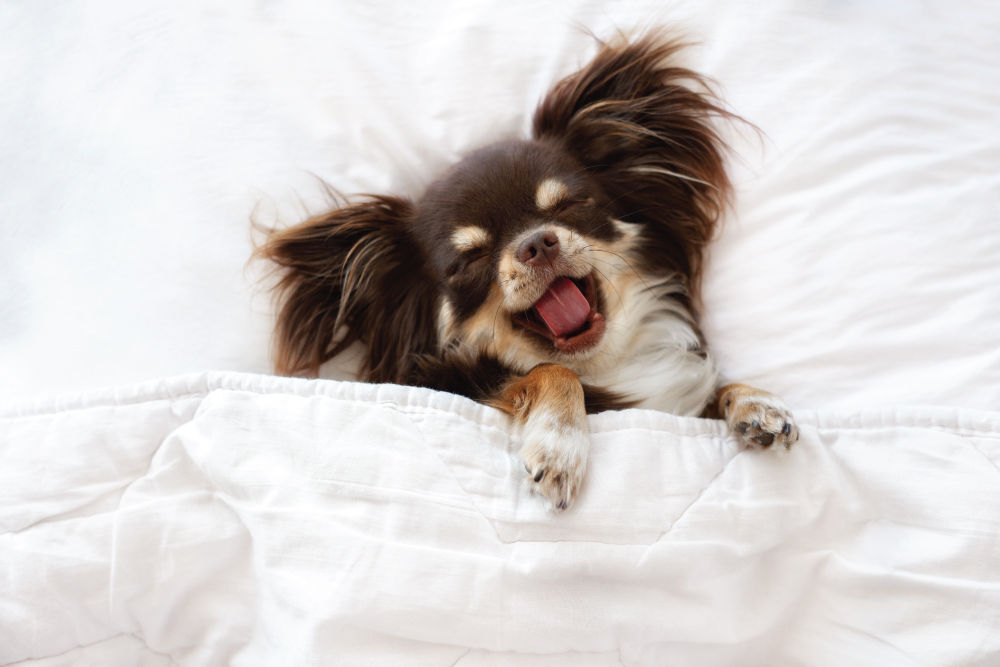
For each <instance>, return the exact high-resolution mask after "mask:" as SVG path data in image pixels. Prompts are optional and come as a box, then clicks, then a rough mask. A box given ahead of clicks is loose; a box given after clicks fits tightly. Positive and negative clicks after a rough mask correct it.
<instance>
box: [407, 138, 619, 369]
mask: <svg viewBox="0 0 1000 667" xmlns="http://www.w3.org/2000/svg"><path fill="white" fill-rule="evenodd" d="M637 231H638V228H637V226H636V225H630V224H628V223H624V222H621V221H619V220H617V219H616V218H615V217H614V216H613V214H612V206H611V203H610V202H609V200H608V197H607V195H606V194H605V193H604V191H603V190H602V188H601V187H600V183H599V182H598V181H597V180H596V179H594V178H592V177H591V176H589V175H588V173H587V171H586V170H585V169H584V168H583V166H582V165H581V164H579V163H578V162H576V160H575V159H573V157H572V156H570V155H568V154H566V153H565V152H564V151H563V150H562V149H561V148H560V147H559V146H558V145H556V144H552V143H546V142H538V141H533V142H529V141H518V142H502V143H499V144H494V145H492V146H488V147H486V148H483V149H480V150H478V151H476V152H474V153H472V154H470V155H469V156H468V157H466V158H465V159H463V160H462V161H460V162H459V163H458V164H457V165H455V166H454V167H453V168H452V169H451V170H450V171H449V172H448V173H447V174H445V175H444V176H443V177H442V178H441V179H439V180H438V181H436V182H435V183H434V184H433V185H431V187H430V188H429V189H428V191H427V193H426V194H425V195H424V197H423V198H422V199H421V200H420V201H419V202H418V203H417V206H416V212H415V215H414V221H413V233H414V238H415V239H418V240H419V243H420V245H421V250H422V255H423V257H425V258H426V261H427V263H428V265H429V266H428V270H429V271H428V272H429V273H430V275H431V277H432V280H433V281H434V282H435V283H436V284H437V285H439V286H440V293H439V300H438V304H437V325H438V332H439V336H440V340H441V342H443V343H452V342H458V343H460V344H462V345H464V346H467V347H469V348H471V349H473V350H475V351H477V352H488V353H492V354H495V355H497V356H499V357H500V358H501V359H504V360H505V361H507V362H508V363H516V364H517V365H519V366H520V365H528V366H529V367H530V366H531V365H534V364H536V363H538V362H540V361H552V362H557V363H567V362H570V361H580V360H583V359H586V358H588V357H591V356H593V355H594V354H596V353H597V352H598V351H599V350H600V349H601V348H602V344H604V343H605V338H606V336H605V334H606V332H607V329H608V326H609V325H613V324H614V323H612V322H609V321H608V316H609V308H608V306H609V304H611V303H612V302H613V300H614V299H615V298H616V293H617V291H618V290H620V289H621V286H620V285H618V284H617V283H620V282H621V281H622V280H624V279H626V276H625V275H624V274H629V275H633V276H634V271H632V270H631V269H630V268H629V264H628V257H629V255H630V253H631V252H632V246H633V242H634V240H635V236H636V234H637Z"/></svg>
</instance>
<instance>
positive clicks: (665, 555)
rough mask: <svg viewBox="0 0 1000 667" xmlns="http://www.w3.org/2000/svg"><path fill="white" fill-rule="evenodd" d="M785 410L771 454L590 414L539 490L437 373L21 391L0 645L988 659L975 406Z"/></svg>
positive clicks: (161, 656)
mask: <svg viewBox="0 0 1000 667" xmlns="http://www.w3.org/2000/svg"><path fill="white" fill-rule="evenodd" d="M799 418H800V420H801V422H800V423H801V427H802V429H801V430H802V439H801V442H800V443H799V445H798V446H797V449H796V450H795V451H793V452H792V453H789V454H787V455H781V454H780V453H776V452H766V453H754V452H748V451H745V450H742V449H740V448H739V447H738V446H737V445H736V443H735V442H734V441H733V440H732V439H730V438H729V437H727V436H726V434H725V432H724V430H723V428H722V426H721V424H720V423H718V422H713V421H707V420H698V419H691V418H677V417H674V416H671V415H667V414H661V413H656V412H649V411H639V410H632V411H625V412H620V413H605V414H602V415H598V416H595V417H592V418H591V429H592V432H593V443H594V444H593V451H592V456H591V466H592V468H591V470H592V472H591V475H590V477H589V480H588V485H587V487H586V489H585V491H584V493H583V495H582V496H581V497H580V500H579V501H578V504H577V505H576V506H575V507H574V508H573V509H572V510H571V511H569V512H567V513H565V514H563V515H559V516H554V515H552V514H549V513H548V512H547V511H546V510H544V509H543V504H542V503H541V502H540V501H538V500H537V499H534V498H532V497H531V496H530V495H529V494H528V491H527V490H526V488H525V487H524V486H522V485H521V484H520V480H522V479H523V477H524V475H523V469H522V468H521V464H520V463H519V462H518V461H517V460H516V458H515V457H514V455H513V452H515V451H516V450H517V449H518V446H519V445H518V443H517V442H516V441H512V440H511V438H510V436H509V435H508V429H507V428H506V424H505V422H504V421H503V419H502V418H501V416H500V415H499V414H498V413H497V412H496V411H493V410H491V409H488V408H485V407H483V406H480V405H477V404H475V403H473V402H471V401H468V400H465V399H461V398H457V397H453V396H450V395H447V394H440V393H433V392H429V391H425V390H416V389H410V388H403V387H395V386H373V385H363V384H354V383H343V382H308V381H303V380H292V379H278V378H273V377H265V376H253V375H239V374H214V375H211V374H210V375H193V376H185V377H181V378H177V379H174V380H170V381H161V382H158V383H150V384H146V385H142V386H138V387H133V388H130V389H123V390H118V391H116V392H105V393H102V394H91V395H88V396H85V397H81V398H78V399H74V400H65V401H63V402H61V403H57V402H48V403H42V404H36V405H26V406H24V407H23V408H21V409H20V413H19V416H11V417H9V418H7V419H6V420H4V421H0V443H2V445H0V456H2V460H3V461H4V466H3V467H2V468H0V530H2V531H3V533H2V535H0V563H2V567H0V590H2V591H3V592H4V597H3V600H2V603H0V617H2V619H3V623H2V624H0V664H30V665H52V664H95V665H96V664H100V665H161V664H163V665H166V664H184V665H222V664H233V665H305V664H337V665H354V664H373V665H402V664H420V665H435V666H437V665H441V666H444V665H461V666H462V667H468V666H469V665H484V664H490V665H497V664H499V665H506V664H518V665H521V664H538V665H549V664H574V665H576V664H584V665H621V664H624V665H665V664H681V665H734V664H739V665H830V666H841V665H862V664H871V665H925V664H935V665H936V664H950V665H951V664H953V665H984V666H985V665H995V664H997V661H998V660H1000V633H998V632H997V628H998V627H1000V569H998V568H997V558H998V555H1000V484H998V481H1000V468H998V465H1000V415H997V414H996V413H992V414H990V413H982V412H976V411H972V410H957V409H946V408H942V409H938V410H933V411H927V410H920V411H907V410H897V411H866V412H862V413H855V414H852V415H849V416H846V415H836V414H824V415H816V414H813V413H802V414H800V415H799ZM50 656H55V657H53V658H52V659H51V660H46V659H45V658H48V657H50ZM31 659H34V660H31ZM22 661H23V662H22Z"/></svg>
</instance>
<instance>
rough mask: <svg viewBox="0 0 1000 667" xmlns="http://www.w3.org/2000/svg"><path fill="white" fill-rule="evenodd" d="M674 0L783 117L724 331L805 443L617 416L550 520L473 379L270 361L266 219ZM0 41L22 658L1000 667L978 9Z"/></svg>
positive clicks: (991, 301) (190, 22)
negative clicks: (755, 443) (462, 387)
mask: <svg viewBox="0 0 1000 667" xmlns="http://www.w3.org/2000/svg"><path fill="white" fill-rule="evenodd" d="M656 23H663V24H668V25H671V26H675V27H676V28H677V29H679V30H681V31H683V32H686V33H687V34H688V35H690V36H691V37H692V40H694V41H696V42H698V43H697V44H696V45H695V46H693V47H692V48H691V49H690V50H689V51H688V52H687V56H686V57H687V63H686V64H687V65H689V66H691V67H693V68H695V69H698V70H700V71H703V72H705V73H707V74H708V75H710V76H712V77H714V78H715V79H716V80H717V81H718V82H719V84H720V88H721V91H722V93H723V95H724V97H725V98H726V100H727V101H728V102H729V104H730V106H731V108H732V109H733V110H734V111H735V112H737V113H739V114H741V115H742V116H744V117H745V118H746V119H747V120H749V121H751V122H752V123H754V124H756V125H757V126H758V127H759V128H760V130H761V133H760V134H757V133H755V132H753V131H749V130H747V129H745V128H744V129H739V128H731V129H729V130H727V131H728V132H729V135H730V141H731V144H732V147H733V156H734V157H733V160H732V173H733V177H734V180H735V183H736V185H737V190H738V196H737V200H736V202H735V206H734V208H733V211H732V213H731V215H730V216H729V218H728V220H727V221H726V225H725V228H724V230H723V232H722V234H721V235H720V238H719V240H718V242H717V243H716V244H715V245H714V246H713V248H712V256H711V258H710V262H709V266H708V271H707V275H706V277H705V285H704V301H705V318H704V324H705V332H706V336H707V338H708V341H709V344H710V346H711V348H712V350H713V353H714V355H715V357H716V359H717V361H718V364H719V367H720V370H721V372H722V374H723V376H724V377H725V378H726V379H731V380H738V381H745V382H749V383H753V384H757V385H758V386H761V387H764V388H767V389H770V390H773V391H775V392H777V393H778V394H780V395H782V396H783V397H784V398H785V399H786V401H787V402H788V403H789V404H790V405H791V407H792V408H793V410H794V411H795V412H796V414H797V415H798V417H799V419H800V421H801V423H802V433H803V440H802V442H801V446H799V447H798V448H797V449H796V450H793V451H792V452H791V453H789V454H788V455H787V456H780V457H776V456H772V455H771V454H773V453H768V454H765V455H763V456H758V455H755V454H750V453H740V452H738V451H737V450H736V449H735V445H734V443H732V442H731V441H730V440H728V439H726V438H725V437H724V435H723V433H722V431H721V430H720V426H719V425H718V424H716V423H713V422H707V421H699V420H682V419H676V418H674V417H671V416H669V415H662V414H654V413H649V412H641V411H626V412H623V413H612V414H605V415H599V416H596V417H593V418H592V420H591V425H592V428H593V429H594V432H595V436H594V454H593V460H594V464H593V466H592V469H591V471H590V474H589V476H588V479H587V487H586V491H585V493H584V496H583V497H582V498H581V501H580V504H579V506H578V507H576V508H575V509H574V510H572V511H571V512H570V513H568V514H566V515H565V516H560V517H552V516H549V515H547V514H545V513H544V511H543V510H542V508H541V504H540V503H538V502H537V501H536V499H532V498H530V497H529V496H527V495H526V492H525V490H524V489H523V488H521V487H520V485H519V480H520V477H521V471H520V470H519V469H518V468H517V464H516V462H515V461H514V460H513V459H512V458H511V457H510V456H509V454H508V453H509V452H510V451H512V450H514V449H515V448H516V443H512V442H511V441H510V436H509V435H508V434H507V430H506V428H505V425H504V423H503V422H502V421H501V420H500V418H499V416H498V415H496V414H495V413H493V412H492V411H490V410H488V409H486V408H482V407H479V406H476V405H474V404H472V403H470V402H468V401H465V400H462V399H457V398H452V397H448V396H445V395H442V394H436V393H432V392H429V391H425V390H415V389H403V388H398V387H366V386H360V385H356V384H351V383H337V382H326V381H323V382H306V381H300V380H295V381H293V380H281V379H276V378H268V377H266V376H264V375H255V374H259V373H266V372H267V371H268V369H269V363H268V336H269V331H270V327H271V321H272V314H271V307H270V304H269V301H268V299H267V297H266V295H265V294H263V293H261V291H260V290H259V288H258V284H259V283H258V278H259V277H260V268H259V267H256V266H250V267H247V266H246V264H245V263H246V260H247V258H248V256H249V253H250V250H251V243H250V233H249V227H250V219H251V217H253V218H255V219H256V220H258V221H259V222H261V223H264V224H287V223H292V222H295V221H297V220H300V219H301V218H302V217H303V216H304V215H305V214H306V213H307V212H315V211H318V210H320V209H322V208H323V206H324V203H325V202H324V195H323V187H322V186H321V185H320V184H319V183H318V182H317V179H316V177H317V176H318V177H319V178H321V179H323V180H325V181H328V182H329V183H331V184H332V185H334V186H335V187H337V188H338V189H339V190H341V191H343V192H345V193H357V192H391V193H396V194H402V195H411V196H415V195H417V194H419V192H420V191H421V188H422V187H423V186H424V185H425V184H426V183H427V182H428V181H429V180H430V179H431V178H433V176H434V175H435V174H436V173H437V171H438V170H440V169H442V168H443V167H445V166H446V165H447V164H449V163H450V162H451V161H452V160H454V159H455V158H456V157H457V156H458V155H459V154H461V153H462V152H464V151H466V150H469V149H471V148H474V147H476V146H478V145H480V144H483V143H486V142H488V141H491V140H493V139H497V138H501V137H504V136H511V135H517V134H519V133H523V132H525V131H526V129H527V127H528V124H529V119H530V114H531V111H532V110H533V107H534V105H535V104H536V103H537V101H538V99H539V97H540V96H541V95H542V94H543V92H544V91H545V90H546V89H547V88H548V87H549V86H550V85H551V84H552V83H553V82H554V81H555V80H557V79H558V78H559V77H560V76H562V75H564V74H566V73H568V72H570V71H572V70H573V69H574V68H575V67H576V66H578V65H580V64H581V63H583V62H584V61H585V60H586V59H587V57H588V56H589V55H590V54H591V53H592V52H593V48H594V45H593V41H592V40H591V39H590V37H588V36H587V35H586V34H584V32H583V31H582V30H580V28H581V27H586V28H588V29H590V30H592V31H594V32H595V33H596V34H598V35H607V34H609V33H610V32H611V31H612V30H613V29H614V28H615V27H625V28H627V27H631V26H636V25H648V24H656ZM0 36H2V38H0V85H2V91H3V92H2V93H0V127H2V128H3V132H0V414H6V415H7V417H6V418H5V419H4V421H3V422H2V426H0V429H2V431H0V457H2V458H0V517H2V520H0V665H4V664H11V663H17V662H20V661H25V660H35V664H41V665H63V664H74V665H75V664H94V665H102V666H104V665H134V664H143V665H159V664H172V663H177V664H183V665H216V664H226V663H227V662H232V663H235V664H246V665H256V664H310V660H315V661H316V664H401V663H416V664H428V665H452V664H459V665H463V667H468V666H469V665H483V664H508V663H512V664H519V665H520V664H527V665H536V664H537V665H550V664H580V665H588V664H594V665H603V664H619V662H620V663H621V664H625V665H629V666H632V665H662V664H684V665H712V664H719V665H730V664H741V665H743V664H760V665H769V666H770V665H853V664H873V665H880V666H881V665H909V664H933V665H993V664H1000V599H998V595H1000V593H998V591H1000V582H998V574H997V573H998V571H1000V566H998V563H1000V530H998V528H1000V526H998V525H997V524H998V521H1000V519H998V517H1000V511H998V510H1000V507H998V505H1000V500H998V495H997V494H998V489H1000V484H998V481H1000V480H998V468H997V464H998V445H997V443H998V433H1000V413H998V412H997V410H1000V344H998V343H1000V131H998V127H1000V8H998V7H997V6H996V4H995V3H991V2H987V1H985V0H983V1H979V2H977V1H974V0H973V1H970V2H965V3H962V4H961V6H960V7H959V6H956V5H953V4H946V3H910V2H904V1H902V0H871V1H868V2H847V1H842V2H819V1H816V2H812V1H807V2H802V1H801V0H794V1H793V0H786V1H780V0H779V1H777V2H769V3H732V2H723V1H722V0H709V1H698V2H696V1H694V0H676V1H673V2H669V3H663V2H656V1H654V0H623V1H621V2H602V1H599V0H567V1H566V2H559V3H544V4H542V3H531V2H527V1H526V0H503V1H501V0H483V1H481V2H476V3H460V4H456V3H444V2H428V3H404V2H389V1H385V2H363V3H346V2H343V3H325V4H324V3H314V2H306V1H305V0H301V1H295V0H293V1H289V2H281V3H257V4H253V5H252V6H251V5H246V6H238V5H236V4H233V3H229V2H223V1H222V0H207V1H198V2H195V1H191V2H186V1H185V2H175V3H155V2H151V1H149V0H137V1H129V2H126V1H125V0H109V1H107V2H101V3H89V2H84V1H83V0H70V1H68V2H63V3H58V4H52V3H41V2H36V3H14V2H7V3H0ZM213 369H217V370H218V371H220V373H215V374H207V375H206V374H204V372H205V371H208V370H213ZM191 373H194V374H193V375H192V374H191ZM241 373H242V374H241ZM329 373H330V375H331V376H335V377H347V376H348V375H349V374H348V372H347V370H346V369H345V368H341V367H331V368H330V369H329ZM185 374H187V375H185ZM177 376H181V377H179V378H178V377H177ZM170 377H174V379H156V378H170ZM143 381H147V383H146V384H141V385H139V384H136V383H140V382H143ZM107 386H117V387H119V389H115V390H100V389H95V388H96V387H107ZM67 392H68V393H67ZM60 396H69V397H68V398H65V397H64V398H60ZM515 652H516V653H515ZM29 664H31V663H29Z"/></svg>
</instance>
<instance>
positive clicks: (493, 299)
mask: <svg viewBox="0 0 1000 667" xmlns="http://www.w3.org/2000/svg"><path fill="white" fill-rule="evenodd" d="M678 48H679V46H678V44H676V43H674V42H670V41H664V40H662V39H658V38H655V37H653V36H650V37H647V38H644V39H640V40H637V41H635V42H633V43H630V44H624V45H616V46H612V45H605V46H604V47H603V48H602V49H601V50H600V51H599V53H598V54H597V55H596V56H595V58H594V59H593V60H592V61H591V62H590V63H589V64H588V65H587V66H586V67H584V68H583V69H581V70H580V71H578V72H576V73H575V74H572V75H570V76H568V77H566V78H565V79H563V80H562V81H560V82H559V83H558V84H557V85H556V86H555V87H554V88H553V89H552V90H551V91H550V92H549V93H548V95H546V97H545V98H544V99H543V100H542V102H541V104H540V105H539V107H538V109H537V111H536V112H535V117H534V123H533V132H532V138H531V139H526V140H511V141H506V142H500V143H497V144H493V145H490V146H487V147H485V148H481V149H479V150H476V151H474V152H472V153H470V154H469V155H468V156H466V157H465V158H464V159H462V160H461V161H459V162H458V163H457V164H456V165H454V166H453V167H452V168H451V169H450V170H449V171H448V172H447V173H445V174H444V175H442V176H441V177H439V178H438V179H437V180H435V181H434V182H433V183H431V184H430V185H429V187H428V188H427V190H426V191H425V192H424V193H423V195H422V196H420V197H419V198H418V199H417V200H416V202H412V201H410V200H406V199H402V198H398V197H390V196H378V197H371V198H369V199H368V200H366V201H362V202H360V203H357V204H354V205H350V206H343V207H340V208H336V209H334V210H332V211H329V212H327V213H324V214H322V215H319V216H316V217H314V218H312V219H310V220H307V221H305V222H304V223H302V224H300V225H298V226H296V227H292V228H290V229H287V230H283V231H280V232H275V233H273V234H272V235H271V236H270V238H269V239H268V242H267V244H266V245H265V246H264V247H263V248H262V253H263V254H264V255H265V256H266V257H268V258H269V259H271V260H272V261H274V262H276V263H277V264H278V265H279V266H280V267H282V269H283V273H282V275H281V279H280V282H279V284H278V293H279V295H280V296H281V298H282V310H281V312H280V313H279V316H278V329H277V332H276V333H277V335H276V340H277V343H278V345H277V353H278V354H277V367H278V369H279V371H281V372H285V373H298V372H303V371H310V372H316V371H317V370H318V368H319V365H320V364H321V363H323V362H324V361H326V360H327V359H330V358H332V357H333V356H335V355H337V354H338V353H340V352H341V351H342V350H344V349H345V348H346V347H347V345H349V344H351V343H353V342H354V341H361V342H362V343H364V344H365V346H366V348H367V352H368V354H367V360H366V363H365V367H364V368H363V370H362V377H363V378H364V379H366V380H372V381H392V382H401V383H413V382H420V381H421V380H422V376H421V364H422V363H423V361H422V360H427V359H428V358H432V359H436V360H438V361H440V360H441V359H442V358H443V356H444V352H445V351H448V350H452V351H454V350H458V351H468V352H471V353H472V354H471V355H466V357H474V356H475V355H476V354H479V355H483V354H485V355H488V356H490V357H492V358H495V359H497V360H499V361H500V362H502V363H503V364H504V365H506V366H507V367H510V368H513V369H516V370H521V371H524V370H527V369H528V368H531V367H532V366H534V365H536V364H538V363H541V362H555V363H558V364H564V365H566V366H568V367H570V368H571V369H574V370H576V371H577V372H581V370H582V371H583V372H585V373H586V372H588V371H590V370H594V368H595V364H604V365H605V367H608V366H613V365H615V364H616V362H617V360H620V359H621V358H622V357H623V356H624V355H627V354H629V353H630V350H631V349H632V348H631V347H630V345H631V344H630V343H629V341H630V340H632V339H633V338H634V336H635V334H636V331H637V330H638V329H641V328H642V324H643V322H644V321H647V320H648V319H649V318H647V317H645V316H644V315H643V313H649V312H651V311H652V310H656V309H659V310H660V312H661V313H662V312H664V309H667V310H670V309H673V310H672V312H674V313H675V314H679V315H678V316H680V317H688V315H687V313H688V312H689V311H690V305H691V304H690V302H689V297H690V296H691V295H692V294H693V292H694V289H695V288H696V285H697V282H698V272H699V266H700V260H701V253H702V250H703V248H704V246H705V244H706V243H707V242H708V240H709V239H710V237H711V236H712V231H713V227H714V225H715V222H716V220H717V218H718V216H719V214H720V212H721V210H722V208H723V206H724V202H725V199H726V195H727V192H728V188H729V183H728V180H727V178H726V175H725V170H724V168H723V159H722V151H721V141H720V139H719V137H718V136H717V134H716V132H715V129H714V128H713V126H712V119H713V117H717V116H726V115H727V113H726V112H725V111H724V110H723V109H721V108H720V107H719V106H718V105H717V104H716V103H715V101H714V98H713V97H712V96H711V94H710V93H709V92H708V90H707V89H706V86H705V84H704V82H703V80H702V79H701V78H700V77H699V76H698V75H697V74H695V73H693V72H691V71H689V70H686V69H683V68H678V67H675V66H672V65H670V64H669V59H670V57H671V56H672V54H673V53H674V51H676V50H677V49H678ZM667 281H669V282H670V287H669V288H668V289H666V290H664V289H660V288H659V286H662V285H663V284H664V283H665V282H667ZM651 294H652V295H653V296H650V295H651ZM665 295H666V297H665ZM665 299H666V300H667V301H671V302H672V305H671V304H668V305H667V306H663V305H662V304H663V302H664V300H665ZM654 301H656V302H658V303H657V304H653V302H654ZM651 304H652V305H651ZM675 306H676V307H675ZM650 335H651V336H654V337H655V336H656V335H658V334H650ZM647 347H648V345H647Z"/></svg>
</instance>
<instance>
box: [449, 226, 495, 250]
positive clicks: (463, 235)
mask: <svg viewBox="0 0 1000 667" xmlns="http://www.w3.org/2000/svg"><path fill="white" fill-rule="evenodd" d="M451 242H452V245H454V246H455V248H456V249H457V250H458V251H459V252H466V251H469V250H474V249H475V248H484V247H486V246H488V245H489V244H490V235H489V232H487V231H486V230H485V229H483V228H482V227H476V226H475V225H467V226H465V227H459V228H458V229H456V230H455V231H453V232H452V233H451Z"/></svg>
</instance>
